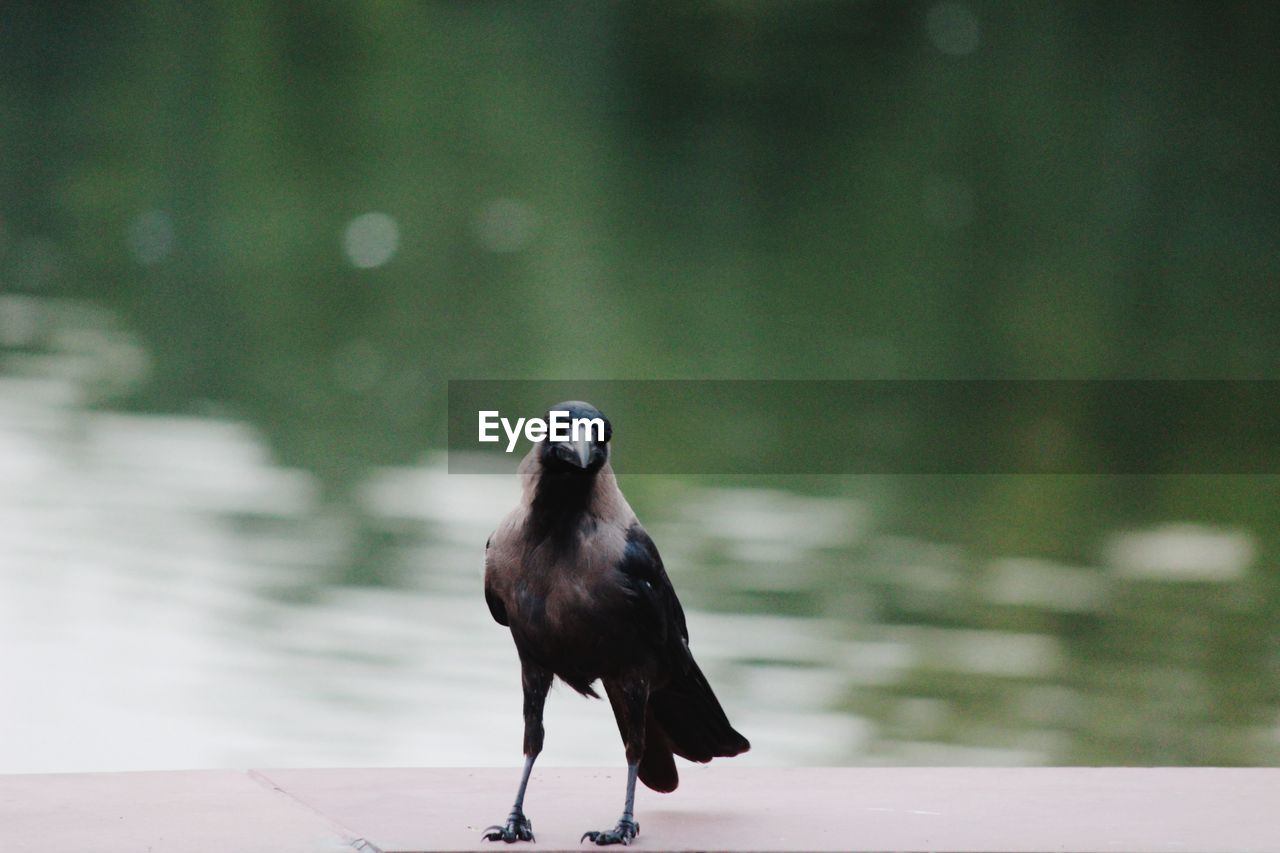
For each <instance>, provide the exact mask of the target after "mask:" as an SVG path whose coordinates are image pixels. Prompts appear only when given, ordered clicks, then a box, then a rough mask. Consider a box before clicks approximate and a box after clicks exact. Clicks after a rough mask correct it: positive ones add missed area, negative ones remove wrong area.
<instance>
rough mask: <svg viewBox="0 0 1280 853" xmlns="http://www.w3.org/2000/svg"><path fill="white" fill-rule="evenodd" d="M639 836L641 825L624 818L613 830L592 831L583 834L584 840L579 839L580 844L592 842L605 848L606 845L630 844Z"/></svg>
mask: <svg viewBox="0 0 1280 853" xmlns="http://www.w3.org/2000/svg"><path fill="white" fill-rule="evenodd" d="M639 834H640V824H638V823H636V822H635V821H634V820H628V819H627V818H623V819H622V820H620V821H618V825H617V826H615V827H614V828H613V829H610V830H606V831H604V832H598V831H592V832H584V833H582V838H581V839H579V843H581V842H583V841H591V842H592V843H594V844H599V845H601V846H604V845H605V844H630V843H631V839H633V838H635V837H636V836H637V835H639Z"/></svg>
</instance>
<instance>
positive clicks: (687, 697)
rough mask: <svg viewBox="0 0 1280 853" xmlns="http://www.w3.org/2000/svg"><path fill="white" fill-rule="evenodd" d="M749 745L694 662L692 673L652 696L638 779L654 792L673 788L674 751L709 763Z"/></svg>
mask: <svg viewBox="0 0 1280 853" xmlns="http://www.w3.org/2000/svg"><path fill="white" fill-rule="evenodd" d="M750 748H751V744H750V743H748V742H747V739H746V738H745V737H743V736H742V735H741V734H739V733H738V732H737V731H735V730H734V728H733V726H731V725H730V724H729V718H728V717H726V716H725V713H724V709H723V708H721V707H720V702H719V700H717V699H716V694H715V693H713V692H712V691H711V685H710V684H708V683H707V679H706V677H705V676H703V674H702V670H700V669H698V665H697V664H696V663H694V662H693V661H692V660H691V661H689V669H688V671H686V672H685V673H683V674H682V675H678V676H676V677H675V678H673V679H672V680H671V682H670V683H668V684H667V685H666V686H664V687H663V688H662V689H660V690H655V691H654V692H653V693H652V694H650V696H649V713H648V718H647V719H646V720H645V750H644V756H643V757H642V758H641V759H640V768H639V775H640V781H641V782H643V783H644V784H645V785H647V786H649V787H650V788H652V789H653V790H655V791H661V792H663V793H665V792H667V791H674V790H675V789H676V786H677V785H678V784H679V783H680V776H679V774H678V773H677V772H676V763H675V761H674V759H673V758H672V753H674V754H676V755H678V756H680V757H681V758H687V759H688V760H690V761H697V762H699V763H706V762H708V761H710V760H711V759H713V758H723V757H728V756H731V755H738V754H739V753H742V752H746V751H747V750H748V749H750Z"/></svg>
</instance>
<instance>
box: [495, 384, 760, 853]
mask: <svg viewBox="0 0 1280 853" xmlns="http://www.w3.org/2000/svg"><path fill="white" fill-rule="evenodd" d="M552 412H568V413H569V415H570V417H571V418H572V419H575V420H576V419H580V418H581V419H588V420H590V419H597V418H598V419H599V421H600V423H601V424H602V426H603V430H601V429H598V428H597V429H596V430H594V434H593V431H592V430H588V429H583V430H580V431H579V432H578V433H577V434H576V435H571V436H570V440H568V441H555V440H552V439H553V437H555V436H552V435H547V436H546V437H544V438H542V439H540V440H538V441H536V442H534V444H533V446H532V447H531V448H530V450H529V452H528V454H527V455H526V456H525V458H524V459H523V461H522V462H521V463H520V467H519V469H518V474H519V476H520V478H521V498H520V501H519V503H518V504H517V506H516V507H515V509H513V510H512V511H511V512H510V513H508V514H507V515H506V517H505V518H503V520H502V521H501V523H500V524H499V525H498V528H497V530H496V531H495V532H494V533H493V535H492V536H491V537H489V541H488V542H487V543H486V545H485V570H484V597H485V601H486V603H487V604H488V607H489V612H490V614H491V615H492V616H493V619H494V621H496V622H497V623H498V624H499V625H502V626H504V627H507V628H509V629H510V631H511V637H512V639H513V640H514V642H515V647H516V653H517V656H518V657H519V660H520V674H521V684H522V687H523V691H524V742H523V745H524V770H523V772H522V774H521V777H520V785H519V788H518V789H517V792H516V799H515V803H514V805H513V806H512V808H511V812H510V814H509V815H508V817H507V820H506V822H505V823H504V824H502V825H495V826H491V827H488V828H487V829H486V830H484V832H483V833H482V838H484V839H485V840H488V841H504V842H507V843H514V842H516V841H533V840H534V835H533V824H532V822H531V821H530V820H529V818H528V817H527V816H526V815H525V813H524V796H525V791H526V789H527V788H528V785H529V775H530V773H531V771H532V770H533V765H534V762H535V761H536V760H537V758H538V754H539V753H540V752H541V751H542V747H543V738H544V729H543V723H542V717H543V707H544V704H545V702H546V698H547V693H548V691H549V690H550V688H551V686H552V682H553V680H554V679H555V678H559V679H560V680H561V681H562V682H564V683H565V684H568V685H569V686H570V687H571V688H573V689H574V690H576V691H577V692H579V693H581V694H583V695H584V696H588V697H594V698H599V694H598V693H597V692H596V690H595V687H594V685H595V683H596V682H597V681H598V682H599V683H600V684H601V685H602V687H603V689H604V693H605V696H606V697H608V700H609V704H610V706H611V707H612V710H613V714H614V717H615V719H616V721H617V724H618V732H619V734H620V735H621V737H622V743H623V747H624V751H625V755H626V761H627V782H626V795H625V799H624V805H623V810H622V815H621V817H620V818H619V819H618V822H617V824H616V825H615V826H614V827H613V828H612V829H607V830H598V831H588V832H586V833H584V834H583V836H582V837H581V839H579V840H580V841H591V842H594V843H595V844H597V845H609V844H630V843H631V841H632V840H633V839H634V838H635V837H636V836H637V835H638V834H639V832H640V824H639V823H638V822H637V821H636V819H635V814H634V807H635V790H636V780H637V779H639V781H640V782H642V783H644V784H645V785H646V786H647V787H649V788H651V789H653V790H655V791H659V792H662V793H667V792H670V791H674V790H675V789H676V786H677V785H678V784H679V773H678V771H677V770H676V764H675V760H674V757H673V756H675V755H679V756H681V757H682V758H685V759H688V760H690V761H695V762H700V763H706V762H708V761H710V760H711V759H712V758H718V757H729V756H734V755H738V754H740V753H743V752H746V751H747V750H748V749H750V746H751V745H750V743H749V742H748V741H747V739H746V738H745V737H743V736H742V735H741V734H740V733H738V732H737V731H736V730H735V729H734V728H733V726H732V725H730V723H729V719H728V717H727V716H726V715H725V712H724V709H723V708H722V707H721V705H720V702H719V700H717V699H716V695H715V693H714V692H712V689H711V685H710V684H708V682H707V679H706V677H705V676H704V675H703V674H702V670H701V669H700V668H699V667H698V664H697V663H696V662H695V661H694V659H693V655H692V653H691V652H690V650H689V629H688V626H687V624H686V620H685V615H684V609H683V608H682V607H681V605H680V600H679V599H678V598H677V597H676V592H675V589H674V587H673V586H672V585H671V580H670V578H669V577H668V576H667V572H666V569H665V568H664V566H663V563H662V558H661V557H660V556H659V554H658V549H657V547H656V546H655V545H654V542H653V539H652V538H650V536H649V534H648V533H647V532H646V531H645V529H644V528H643V527H642V526H641V525H640V522H639V521H638V520H637V518H636V514H635V512H634V511H632V509H631V506H630V505H629V504H628V503H627V500H626V498H625V497H623V495H622V492H621V490H619V488H618V482H617V478H616V477H615V475H614V472H613V468H612V466H611V465H610V461H609V460H610V441H611V439H612V436H613V425H612V423H611V422H610V421H609V420H608V418H606V417H605V416H604V415H603V413H601V412H600V410H599V409H597V408H596V407H595V406H592V405H591V404H590V403H586V402H583V401H580V400H573V401H568V402H563V403H559V404H557V405H555V406H553V407H551V409H550V410H549V411H548V416H549V415H550V414H551V413H552ZM549 419H550V418H549V417H548V420H549ZM601 433H603V434H601ZM561 437H562V436H561Z"/></svg>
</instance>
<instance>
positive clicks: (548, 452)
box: [540, 400, 613, 474]
mask: <svg viewBox="0 0 1280 853" xmlns="http://www.w3.org/2000/svg"><path fill="white" fill-rule="evenodd" d="M546 421H547V426H548V432H547V438H546V440H545V441H543V443H542V448H541V450H540V454H541V461H542V467H543V469H544V470H551V471H560V472H565V473H584V474H594V473H595V472H597V471H599V470H600V469H601V468H603V467H604V464H605V463H606V462H607V461H609V439H610V438H612V437H613V426H612V425H611V424H610V423H609V419H608V418H606V417H605V416H604V414H603V413H602V412H601V411H600V410H599V409H597V408H596V407H595V406H593V405H591V404H590V403H584V402H582V401H581V400H570V401H568V402H565V403H557V404H556V405H554V406H552V407H551V408H550V409H549V410H548V411H547V414H546Z"/></svg>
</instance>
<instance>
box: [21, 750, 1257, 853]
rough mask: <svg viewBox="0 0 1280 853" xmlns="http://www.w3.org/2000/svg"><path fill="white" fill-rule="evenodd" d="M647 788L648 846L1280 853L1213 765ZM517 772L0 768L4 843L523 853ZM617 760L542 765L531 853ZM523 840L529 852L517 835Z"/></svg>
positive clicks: (1247, 773) (1253, 806)
mask: <svg viewBox="0 0 1280 853" xmlns="http://www.w3.org/2000/svg"><path fill="white" fill-rule="evenodd" d="M681 775H682V781H681V786H680V789H679V790H678V791H676V792H675V793H673V794H668V795H661V794H654V793H653V792H651V791H648V790H643V791H641V793H640V794H639V795H638V797H637V804H636V806H637V807H636V816H637V819H638V820H639V822H640V826H641V835H640V837H639V838H638V839H637V840H636V842H635V844H633V845H632V848H633V849H642V850H643V849H648V850H659V849H661V850H707V849H721V850H724V849H731V850H907V851H915V850H955V851H1015V850H1016V851H1021V850H1086V851H1116V850H1141V851H1215V850H1251V851H1259V850H1270V851H1278V853H1280V817H1277V814H1280V770H1273V769H1216V768H1155V769H1151V768H1016V769H997V768H797V769H769V768H735V767H733V766H732V764H731V763H729V762H721V763H716V764H713V765H711V766H707V767H689V766H684V767H682V768H681ZM517 778H518V770H516V769H515V768H511V769H477V770H467V769H380V770H256V771H249V772H248V773H244V772H239V771H193V772H184V773H120V774H88V775H60V776H0V850H4V851H5V853H9V851H27V850H30V851H37V850H38V851H41V853H62V851H66V853H97V851H112V853H114V851H146V850H154V851H178V852H179V853H187V851H200V852H201V853H203V851H211V853H212V851H218V853H232V851H234V853H248V852H249V851H258V850H262V851H286V852H287V851H338V850H345V851H350V850H353V849H354V850H361V851H364V853H378V851H381V853H417V851H429V850H490V851H495V850H508V849H516V848H514V847H511V848H509V847H507V846H506V845H502V844H497V845H495V844H487V843H484V842H481V841H480V840H479V838H480V831H481V829H483V828H484V827H485V826H487V825H488V824H491V823H495V822H499V821H501V820H502V819H504V818H505V816H506V813H507V810H508V808H509V806H510V800H511V797H512V795H513V793H514V788H515V783H516V781H517ZM622 780H623V776H622V773H621V772H620V771H618V770H587V769H572V770H569V769H560V768H546V769H543V770H535V772H534V777H533V780H532V782H531V783H530V788H529V794H528V797H527V799H526V802H525V806H526V812H527V813H528V815H529V817H530V818H531V819H532V821H533V825H534V831H535V833H536V834H537V837H538V841H537V843H536V844H534V845H529V846H527V849H529V850H541V851H547V850H584V849H594V848H588V846H587V845H580V844H579V842H578V838H579V836H581V834H582V833H583V832H584V831H585V830H587V829H603V828H607V827H609V826H612V824H613V822H614V821H615V820H616V818H617V814H618V811H619V808H620V806H621V799H622ZM520 847H521V848H525V847H526V846H525V845H520Z"/></svg>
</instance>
